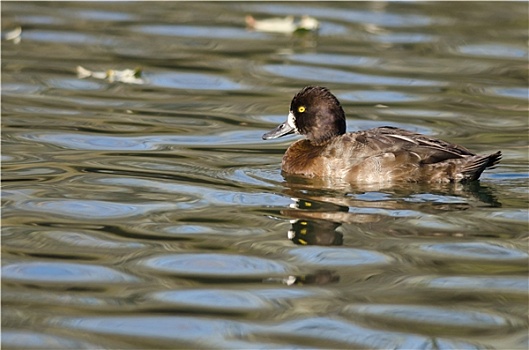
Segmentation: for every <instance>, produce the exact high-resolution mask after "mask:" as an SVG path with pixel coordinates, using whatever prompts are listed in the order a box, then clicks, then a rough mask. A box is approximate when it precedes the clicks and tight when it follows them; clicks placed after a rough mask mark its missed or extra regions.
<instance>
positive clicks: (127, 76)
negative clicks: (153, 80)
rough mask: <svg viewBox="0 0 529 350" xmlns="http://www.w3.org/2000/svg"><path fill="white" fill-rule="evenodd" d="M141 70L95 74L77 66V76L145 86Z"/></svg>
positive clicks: (114, 70)
mask: <svg viewBox="0 0 529 350" xmlns="http://www.w3.org/2000/svg"><path fill="white" fill-rule="evenodd" d="M141 73H142V70H141V68H134V69H124V70H116V69H108V70H107V71H104V72H94V71H91V70H89V69H86V68H84V67H81V66H77V76H78V77H79V78H81V79H84V78H95V79H103V80H108V81H109V82H111V83H112V82H115V81H119V82H121V83H127V84H143V83H145V81H144V80H143V79H142V78H141Z"/></svg>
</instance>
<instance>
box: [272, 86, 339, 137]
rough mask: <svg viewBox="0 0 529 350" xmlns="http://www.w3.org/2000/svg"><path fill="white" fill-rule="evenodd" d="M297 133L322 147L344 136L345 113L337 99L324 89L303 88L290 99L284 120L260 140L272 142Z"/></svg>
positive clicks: (316, 87)
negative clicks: (332, 139)
mask: <svg viewBox="0 0 529 350" xmlns="http://www.w3.org/2000/svg"><path fill="white" fill-rule="evenodd" d="M293 133H296V134H301V135H305V136H307V138H308V139H309V140H310V141H311V142H313V143H315V144H322V143H325V142H326V141H328V140H329V139H331V138H332V137H335V136H338V135H342V134H344V133H345V113H344V111H343V109H342V106H341V105H340V102H339V101H338V99H337V98H336V97H335V96H334V95H333V94H332V93H331V92H330V91H329V90H328V89H327V88H324V87H319V86H307V87H305V88H303V89H301V91H300V92H298V93H297V94H296V96H294V98H293V99H292V102H291V103H290V113H289V114H288V119H287V121H286V122H284V123H283V124H281V125H279V126H278V127H276V128H275V129H274V130H272V131H270V132H268V133H266V134H264V135H263V139H265V140H269V139H275V138H277V137H281V136H285V135H288V134H293Z"/></svg>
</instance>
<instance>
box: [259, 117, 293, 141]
mask: <svg viewBox="0 0 529 350" xmlns="http://www.w3.org/2000/svg"><path fill="white" fill-rule="evenodd" d="M294 131H295V129H294V128H293V127H291V126H290V125H288V121H286V122H284V123H283V124H280V125H278V126H277V127H276V128H275V129H273V130H270V131H269V132H267V133H266V134H264V135H263V140H271V139H277V138H278V137H281V136H285V135H289V134H293V133H294Z"/></svg>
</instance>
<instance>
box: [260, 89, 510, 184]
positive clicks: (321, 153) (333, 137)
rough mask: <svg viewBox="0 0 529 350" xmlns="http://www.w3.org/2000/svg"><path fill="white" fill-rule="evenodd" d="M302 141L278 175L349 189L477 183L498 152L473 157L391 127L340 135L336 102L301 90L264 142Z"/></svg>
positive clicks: (324, 92) (341, 116) (324, 93)
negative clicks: (332, 181)
mask: <svg viewBox="0 0 529 350" xmlns="http://www.w3.org/2000/svg"><path fill="white" fill-rule="evenodd" d="M290 134H299V135H303V136H305V137H304V138H302V139H300V140H297V141H296V142H294V143H293V144H291V145H290V147H288V149H287V150H286V152H285V154H284V156H283V159H282V163H281V170H282V173H283V175H288V176H301V177H304V178H320V179H335V180H336V179H339V180H341V181H345V182H348V183H350V184H376V183H397V182H414V183H455V182H461V183H464V182H469V181H475V180H478V179H479V177H480V176H481V174H482V173H483V171H484V170H485V169H488V168H492V167H494V166H495V165H496V164H498V163H499V162H500V160H501V157H502V154H501V151H498V152H496V153H492V154H488V155H484V154H475V153H472V152H471V151H469V150H468V149H467V148H465V147H463V146H459V145H456V144H453V143H449V142H446V141H443V140H440V139H436V138H433V137H429V136H426V135H423V134H419V133H416V132H413V131H408V130H404V129H401V128H397V127H393V126H382V127H377V128H373V129H368V130H361V131H356V132H346V118H345V113H344V110H343V108H342V106H341V104H340V101H339V100H338V99H337V98H336V96H334V95H333V94H332V93H331V91H330V90H329V89H327V88H325V87H321V86H306V87H304V88H303V89H301V90H300V91H299V92H298V93H297V94H296V95H295V96H294V98H293V99H292V102H291V103H290V111H289V113H288V117H287V120H286V121H285V122H284V123H282V124H280V125H279V126H277V127H276V128H274V129H273V130H271V131H269V132H267V133H265V134H264V135H263V136H262V138H263V139H264V140H270V139H276V138H279V137H283V136H286V135H290Z"/></svg>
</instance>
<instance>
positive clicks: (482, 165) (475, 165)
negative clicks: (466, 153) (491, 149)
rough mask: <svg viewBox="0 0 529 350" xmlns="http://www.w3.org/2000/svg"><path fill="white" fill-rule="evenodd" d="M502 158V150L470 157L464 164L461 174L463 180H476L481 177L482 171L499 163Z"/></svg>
mask: <svg viewBox="0 0 529 350" xmlns="http://www.w3.org/2000/svg"><path fill="white" fill-rule="evenodd" d="M500 160H501V151H498V152H496V153H493V154H490V155H487V156H483V155H477V156H472V157H469V158H468V161H467V162H465V164H463V166H462V168H461V174H463V180H466V181H474V180H477V179H479V177H480V176H481V173H482V172H483V171H484V170H485V169H487V168H491V167H493V166H495V165H497V164H498V163H499V162H500Z"/></svg>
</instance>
